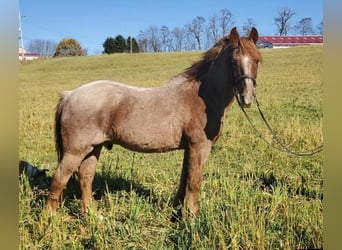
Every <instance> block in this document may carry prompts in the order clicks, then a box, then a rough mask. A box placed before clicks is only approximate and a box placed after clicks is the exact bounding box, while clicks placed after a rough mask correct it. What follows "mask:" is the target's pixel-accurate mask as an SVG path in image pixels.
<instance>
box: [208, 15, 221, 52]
mask: <svg viewBox="0 0 342 250" xmlns="http://www.w3.org/2000/svg"><path fill="white" fill-rule="evenodd" d="M218 33H219V31H218V17H217V15H213V16H211V17H210V18H209V20H208V27H207V40H208V41H207V43H208V45H209V44H211V45H213V44H215V42H216V41H217V40H219V39H220V38H219V34H218Z"/></svg>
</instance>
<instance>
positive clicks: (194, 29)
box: [187, 16, 205, 50]
mask: <svg viewBox="0 0 342 250" xmlns="http://www.w3.org/2000/svg"><path fill="white" fill-rule="evenodd" d="M204 23H205V18H204V17H202V16H197V17H196V18H195V19H194V20H192V22H191V23H190V24H188V26H187V28H188V32H189V33H190V34H192V35H193V36H194V38H195V40H196V42H197V45H198V49H199V50H201V49H202V43H201V37H202V33H203V31H204Z"/></svg>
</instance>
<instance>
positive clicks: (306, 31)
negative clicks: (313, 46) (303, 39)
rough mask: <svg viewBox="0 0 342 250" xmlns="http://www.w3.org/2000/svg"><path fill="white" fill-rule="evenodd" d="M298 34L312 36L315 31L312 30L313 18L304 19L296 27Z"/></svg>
mask: <svg viewBox="0 0 342 250" xmlns="http://www.w3.org/2000/svg"><path fill="white" fill-rule="evenodd" d="M294 28H295V30H296V33H297V34H300V35H302V36H306V35H312V34H313V33H314V30H313V28H312V21H311V17H305V18H302V19H301V20H300V21H299V22H298V23H297V24H296V25H295V26H294Z"/></svg>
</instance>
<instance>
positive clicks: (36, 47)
mask: <svg viewBox="0 0 342 250" xmlns="http://www.w3.org/2000/svg"><path fill="white" fill-rule="evenodd" d="M56 48H57V43H56V42H54V41H51V40H42V39H34V40H31V41H30V42H29V43H28V45H27V49H28V51H29V52H31V53H38V54H39V55H40V56H53V54H54V53H55V51H56Z"/></svg>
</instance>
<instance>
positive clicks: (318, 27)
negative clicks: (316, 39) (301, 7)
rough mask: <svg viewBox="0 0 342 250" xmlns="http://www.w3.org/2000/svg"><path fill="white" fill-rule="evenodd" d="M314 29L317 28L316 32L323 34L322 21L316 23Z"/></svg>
mask: <svg viewBox="0 0 342 250" xmlns="http://www.w3.org/2000/svg"><path fill="white" fill-rule="evenodd" d="M316 30H317V34H319V35H323V30H324V27H323V21H321V22H320V23H319V24H318V25H317V27H316Z"/></svg>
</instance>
